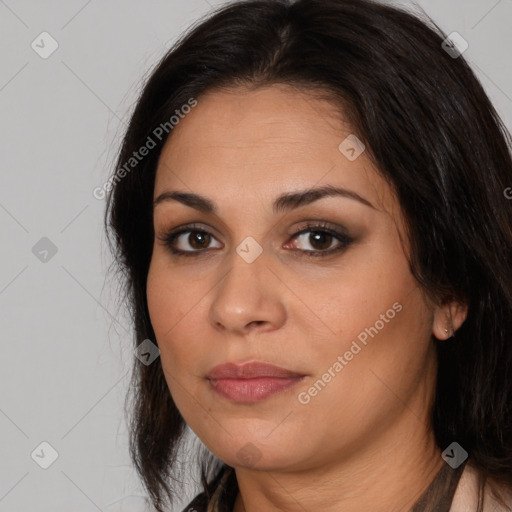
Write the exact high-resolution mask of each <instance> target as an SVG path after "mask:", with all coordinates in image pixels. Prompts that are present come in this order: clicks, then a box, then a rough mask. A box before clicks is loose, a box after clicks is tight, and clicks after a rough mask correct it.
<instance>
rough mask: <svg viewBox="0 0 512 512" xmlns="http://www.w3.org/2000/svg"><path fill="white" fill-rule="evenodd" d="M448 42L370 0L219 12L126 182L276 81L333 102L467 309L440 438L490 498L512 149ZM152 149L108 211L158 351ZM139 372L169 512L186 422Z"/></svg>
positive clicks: (511, 266) (281, 2) (138, 432)
mask: <svg viewBox="0 0 512 512" xmlns="http://www.w3.org/2000/svg"><path fill="white" fill-rule="evenodd" d="M445 38H446V34H444V33H443V32H442V30H441V29H440V28H439V27H438V26H437V25H436V24H435V23H434V22H433V21H432V20H430V19H429V18H428V17H427V16H425V17H424V19H422V18H421V17H420V16H418V15H416V14H415V13H410V12H407V11H406V10H405V9H403V8H401V9H398V8H394V7H390V6H387V5H383V4H379V3H376V2H374V1H371V0H297V1H292V0H252V1H239V2H234V3H231V4H228V5H227V6H223V7H221V8H219V9H217V10H216V11H215V12H212V13H211V14H210V15H209V16H208V17H207V18H206V19H204V20H201V21H200V23H199V24H197V25H196V26H195V27H193V28H192V29H191V30H189V31H188V33H187V34H185V36H184V37H182V38H181V39H180V40H179V41H178V42H177V43H176V44H175V45H174V46H173V47H172V48H171V49H170V50H169V52H168V53H167V54H166V55H165V56H164V58H163V59H162V60H161V61H160V62H159V63H158V65H157V66H156V68H155V69H154V70H153V71H152V73H151V75H150V77H149V78H148V79H147V81H146V84H145V86H144V88H143V90H142V92H141V94H140V97H139V99H138V101H137V104H136V106H135V109H134V112H133V114H132V116H131V120H130V123H129V126H128V129H127V131H126V135H125V136H124V139H123V141H122V147H121V149H120V152H119V155H118V159H117V163H116V172H117V170H118V169H119V168H121V167H122V166H124V165H125V164H126V162H127V161H128V160H129V159H130V157H131V156H132V154H133V152H134V151H137V150H138V148H140V147H141V146H143V145H144V144H145V143H146V141H147V140H148V137H151V136H152V134H154V130H155V128H156V127H158V126H160V125H161V124H162V123H165V122H168V121H169V119H170V117H171V116H172V115H173V113H174V112H175V111H176V110H179V109H180V108H181V107H182V106H183V105H185V104H187V102H188V101H189V100H190V99H191V98H195V99H196V100H197V101H199V102H200V101H201V94H203V93H205V92H206V91H211V90H214V89H216V88H222V87H225V88H229V87H236V86H238V85H244V86H249V87H259V86H263V85H270V84H276V83H279V84H289V85H291V86H294V87H301V88H306V89H309V90H311V91H325V92H328V93H329V96H330V97H331V98H332V101H333V102H335V104H336V105H338V106H340V107H341V108H342V110H343V112H344V113H345V115H346V116H347V118H348V119H349V121H350V123H351V126H352V129H353V132H354V133H356V134H357V136H358V137H359V139H361V140H362V141H363V142H364V144H365V145H366V148H367V154H368V156H369V157H370V158H371V159H372V161H373V162H374V163H375V165H376V167H377V168H378V169H379V172H380V173H381V174H382V176H384V177H385V178H386V180H387V181H388V183H389V184H390V185H391V186H392V188H393V190H394V191H395V192H396V194H397V197H398V199H399V202H400V205H401V208H402V212H403V214H404V216H405V218H406V221H407V231H408V236H409V241H410V245H411V258H410V265H411V271H412V272H413V275H414V276H415V278H416V279H417V281H418V283H419V284H420V285H421V286H422V287H423V289H424V290H425V291H426V292H427V293H428V294H429V296H431V297H432V298H434V299H435V300H436V301H437V302H438V303H444V301H446V300H449V299H456V300H459V301H461V302H465V303H467V304H468V306H469V309H468V316H467V319H466V321H465V322H464V323H463V325H462V327H461V328H460V329H459V330H458V331H457V333H456V337H455V338H454V339H453V340H451V341H449V342H444V343H438V344H437V354H438V362H439V364H438V378H437V385H436V386H437V387H436V395H435V404H434V410H433V414H432V426H433V429H434V433H435V437H436V442H437V443H438V445H439V447H440V448H441V449H444V448H446V447H447V446H448V445H449V444H450V443H451V442H452V441H457V442H458V443H459V444H460V445H461V446H462V447H463V448H464V449H465V450H466V451H467V452H469V453H470V457H471V459H472V461H473V463H474V465H475V466H476V467H477V468H478V470H479V474H480V477H481V479H480V484H481V488H480V491H481V492H482V489H483V486H484V484H485V482H486V480H489V482H490V483H492V484H495V485H497V484H499V485H504V486H505V487H507V488H512V414H511V413H512V405H511V404H512V379H511V375H512V228H511V226H512V209H511V203H510V201H507V198H506V197H505V194H504V191H505V189H507V187H510V186H511V185H512V160H511V154H510V147H511V139H510V135H509V133H508V132H507V130H506V128H505V127H504V125H503V123H502V121H501V119H500V117H499V116H498V114H497V113H496V111H495V109H494V108H493V106H492V104H491V102H490V100H489V99H488V97H487V95H486V93H485V92H484V90H483V88H482V86H481V84H480V83H479V81H478V79H477V78H476V77H475V75H474V73H473V72H472V70H471V69H470V67H469V66H468V64H467V63H466V61H465V60H464V58H463V56H459V57H458V58H453V57H452V56H451V55H449V53H448V52H447V51H445V49H444V48H443V46H442V42H443V40H444V39H445ZM169 133H170V135H171V136H172V130H169ZM152 138H153V140H154V141H155V142H156V147H154V148H153V149H151V151H149V153H148V154H147V156H145V157H144V158H143V159H141V161H140V162H138V163H137V166H136V168H134V169H133V170H131V171H130V172H128V173H124V174H126V175H125V176H123V177H122V178H119V175H118V176H117V178H116V179H115V180H113V181H115V184H114V186H113V188H112V189H111V190H110V193H109V194H108V197H107V209H106V212H105V228H106V230H107V233H109V236H110V237H111V238H112V240H111V241H110V239H109V243H110V244H111V250H112V252H113V254H114V255H115V258H116V262H115V263H116V265H118V267H117V268H118V270H120V271H121V273H122V278H123V283H124V291H125V295H126V297H127V298H128V302H129V305H130V308H131V313H132V315H133V321H134V329H135V340H134V343H135V346H137V345H139V344H140V343H141V342H142V341H143V340H145V339H150V340H155V334H154V332H153V329H152V326H151V322H150V318H149V314H148V306H147V302H146V278H147V274H148V268H149V264H150V260H151V254H152V247H153V237H154V232H153V219H152V199H153V192H154V182H155V171H156V164H157V161H158V157H159V155H160V152H161V149H162V147H163V145H164V143H165V142H166V139H167V136H165V137H161V140H157V139H156V138H155V137H154V135H153V137H152ZM122 300H123V299H122ZM432 343H437V342H436V341H435V339H432ZM134 361H135V364H134V367H133V374H132V384H133V386H132V392H133V396H132V398H131V402H128V401H127V403H129V404H130V405H129V408H130V412H131V424H130V429H131V432H130V453H131V457H132V459H133V461H134V464H135V467H136V469H137V471H138V473H139V475H140V477H141V478H142V481H143V483H144V485H145V487H146V489H147V491H148V493H149V496H150V498H151V500H152V502H153V504H154V506H155V507H156V509H157V510H158V511H160V512H161V511H163V507H164V506H165V503H166V500H167V499H171V498H172V497H173V496H175V495H176V494H177V492H178V491H177V487H176V485H175V484H174V483H172V478H171V477H172V474H173V469H174V468H175V467H176V454H177V449H178V447H179V446H180V442H181V441H182V439H183V433H184V427H185V422H184V420H183V418H182V416H181V415H180V412H179V411H178V409H177V408H176V405H175V404H174V402H173V400H172V398H171V395H170V392H169V389H168V387H167V385H166V381H165V378H164V375H163V371H162V366H161V363H160V359H159V358H158V359H157V360H156V361H155V362H154V363H153V364H151V365H147V366H146V365H144V364H141V363H140V362H139V361H138V360H137V359H134ZM215 462H216V461H215V459H212V458H211V457H210V458H208V457H205V458H204V459H203V463H202V465H201V472H202V475H203V485H204V486H205V488H206V489H205V490H206V491H208V489H209V488H211V487H212V481H213V480H214V478H213V477H214V476H215V475H218V474H219V466H218V464H217V465H215V464H214V463H215ZM217 463H218V461H217ZM212 468H213V469H212Z"/></svg>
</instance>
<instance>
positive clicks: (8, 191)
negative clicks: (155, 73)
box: [0, 0, 512, 512]
mask: <svg viewBox="0 0 512 512" xmlns="http://www.w3.org/2000/svg"><path fill="white" fill-rule="evenodd" d="M220 3H221V2H215V1H214V0H186V1H184V0H181V1H179V0H168V1H163V0H159V1H157V0H152V1H149V2H142V1H139V2H136V1H126V0H125V1H121V0H110V1H100V0H89V1H86V0H73V1H67V2H64V1H62V0H61V1H57V0H53V1H47V2H36V1H35V0H33V1H17V2H16V1H14V0H5V1H3V0H0V34H1V42H2V45H1V50H0V59H1V60H0V69H1V74H0V115H1V135H2V136H1V157H2V167H1V180H2V181H1V188H0V226H1V241H2V260H1V261H2V264H1V266H0V319H1V333H2V345H1V346H2V355H1V358H0V371H1V376H2V380H1V384H2V385H1V387H0V434H1V435H0V460H1V463H0V464H1V465H0V512H2V511H9V512H15V511H24V512H28V511H33V512H49V511H52V512H59V511H69V510H74V511H97V510H101V511H105V512H114V511H120V510H123V511H127V512H131V511H142V510H149V508H148V506H147V505H145V501H144V498H143V493H142V488H141V486H140V483H139V481H138V479H137V477H136V474H135V472H134V470H133V468H132V466H131V463H130V460H129V457H128V451H127V430H126V424H125V421H124V419H123V410H122V407H123V401H124V396H125V393H126V391H127V385H128V375H129V373H128V372H129V370H130V365H131V364H132V362H133V358H134V356H133V352H132V348H131V347H132V338H131V326H130V318H129V314H128V313H127V311H117V308H116V307H115V305H116V301H115V294H116V289H112V288H111V287H110V281H106V277H105V276H106V272H107V267H108V265H109V264H110V262H111V258H110V255H109V253H108V250H107V246H106V243H105V238H104V235H103V232H102V217H103V211H104V206H105V204H104V201H102V200H98V199H96V198H95V197H94V196H93V194H92V191H93V189H94V188H95V187H97V186H101V185H102V184H103V183H104V182H105V181H106V179H107V178H108V176H109V175H110V172H111V171H112V165H113V161H114V158H115V154H116V151H117V148H118V144H119V142H120V139H121V136H122V134H123V130H124V126H125V124H126V122H127V120H128V117H129V114H130V112H131V109H132V107H133V102H134V100H135V98H136V96H137V93H138V90H139V87H140V85H141V81H142V79H143V77H144V76H146V75H147V73H148V71H149V70H150V69H151V68H152V66H153V65H154V64H156V62H157V60H158V59H159V58H160V57H161V55H162V54H163V53H164V52H165V51H166V49H167V48H168V47H169V45H170V44H171V43H172V42H173V41H174V40H175V39H176V38H177V37H178V35H179V34H180V33H181V32H182V31H183V30H185V29H186V28H187V27H188V26H190V25H191V24H192V23H193V22H194V21H195V20H197V18H199V17H200V16H202V15H203V14H205V13H207V12H208V11H209V10H210V9H211V7H212V6H216V5H220ZM389 3H393V2H389ZM401 3H402V4H406V5H407V2H405V1H403V2H401ZM417 5H418V6H419V7H421V8H423V9H424V10H425V11H426V13H427V14H429V15H430V16H431V17H432V18H433V19H434V21H436V22H437V23H438V24H439V25H440V26H441V28H442V29H443V30H444V31H445V32H446V33H447V34H449V33H451V32H453V31H457V32H459V33H460V34H461V35H462V36H463V37H464V38H465V39H466V40H467V41H468V43H469V48H468V49H467V50H466V51H465V52H464V57H465V58H466V59H467V60H468V61H469V63H470V65H471V66H472V67H473V69H474V70H475V72H476V74H477V76H478V77H479V78H480V80H481V82H482V84H483V85H484V87H485V89H486V91H487V92H488V94H489V96H490V98H491V100H492V101H493V103H494V105H495V106H496V108H497V110H498V112H499V113H500V115H501V116H502V118H503V120H504V121H505V124H506V125H507V127H508V128H509V129H510V127H511V126H512V70H511V64H510V50H511V49H512V32H511V31H510V26H511V22H512V0H500V1H497V0H470V1H468V0H456V1H455V0H451V1H450V2H447V1H446V0H422V1H420V2H418V3H417ZM42 32H48V33H49V34H50V35H51V37H52V38H53V39H54V40H55V41H56V42H57V44H58V48H57V50H56V51H55V52H54V53H53V54H52V55H50V56H49V57H48V58H46V59H43V58H42V57H41V56H40V54H39V53H36V51H35V50H34V49H33V48H32V46H31V45H32V42H33V41H36V43H37V42H38V41H40V34H41V33H42ZM44 37H45V38H46V39H45V41H46V43H45V44H44V46H45V49H46V50H45V51H47V50H48V49H49V48H51V47H50V43H49V41H50V40H49V39H48V38H47V36H44ZM39 46H40V47H41V46H43V44H42V43H40V42H39ZM42 50H43V49H42V48H41V49H40V51H42ZM510 185H511V186H512V183H511V184H510ZM44 237H46V238H47V239H48V240H49V241H50V242H49V241H48V240H46V239H45V240H43V241H41V239H42V238H44ZM34 246H35V249H34ZM49 247H50V248H49ZM52 247H53V248H54V249H53V250H54V251H55V249H56V251H57V252H56V253H55V254H53V253H52V249H51V248H52ZM44 250H48V251H49V252H48V253H44ZM41 258H43V260H44V259H46V261H41ZM42 442H47V443H49V444H50V445H51V446H52V447H53V448H54V449H55V450H56V452H57V454H58V457H57V459H56V460H55V461H54V462H53V464H52V465H51V466H50V467H48V468H47V469H43V468H41V467H40V466H39V465H38V464H37V463H36V462H35V460H34V458H35V459H37V456H34V458H32V456H31V454H32V453H33V452H34V450H36V452H35V453H36V454H39V455H40V458H39V460H42V459H43V458H44V457H49V456H50V455H51V452H50V451H49V450H48V449H47V448H46V445H43V446H42V447H41V446H40V444H41V443H42ZM41 450H42V451H41ZM42 454H44V455H42ZM184 460H186V459H184ZM187 492H188V493H189V494H188V495H187V496H184V497H183V506H184V505H185V504H186V503H187V502H188V500H189V499H190V497H191V494H192V493H193V492H194V489H193V487H192V488H189V489H188V491H187ZM178 510H181V508H180V507H177V508H176V511H178Z"/></svg>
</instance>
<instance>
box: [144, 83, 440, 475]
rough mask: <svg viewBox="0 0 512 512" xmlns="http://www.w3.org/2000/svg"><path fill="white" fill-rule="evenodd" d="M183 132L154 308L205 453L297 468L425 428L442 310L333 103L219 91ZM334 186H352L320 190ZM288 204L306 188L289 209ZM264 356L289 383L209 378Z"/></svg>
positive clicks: (167, 157) (163, 179)
mask: <svg viewBox="0 0 512 512" xmlns="http://www.w3.org/2000/svg"><path fill="white" fill-rule="evenodd" d="M171 135H172V136H171V137H170V138H169V140H168V141H167V143H166V145H165V147H164V150H163V152H162V155H161V157H160V160H159V164H158V169H157V174H156V182H155V190H154V198H155V199H156V198H158V197H159V196H161V194H164V193H168V192H180V193H182V194H190V196H179V197H178V196H175V198H174V199H173V198H171V197H170V196H169V195H168V196H167V199H165V198H163V199H161V200H160V201H159V202H158V203H157V204H156V205H155V207H154V228H155V234H156V236H155V243H154V248H153V256H152V260H151V266H150V270H149V275H148V280H147V299H148V305H149V312H150V316H151V322H152V325H153V328H154V331H155V334H156V342H157V343H158V346H159V348H160V353H161V363H162V366H163V369H164V372H165V377H166V380H167V383H168V386H169V389H170V392H171V394H172V397H173V399H174V401H175V403H176V405H177V407H178V408H179V410H180V412H181V414H182V415H183V417H184V419H185V420H186V422H187V423H188V425H189V426H190V427H191V428H192V430H194V431H195V433H196V434H197V435H198V436H199V438H200V439H201V440H202V441H203V442H204V443H205V445H206V446H207V447H208V448H209V449H210V450H211V451H212V452H213V453H215V454H216V455H217V456H218V457H219V458H220V459H222V460H223V461H224V462H226V463H227V464H229V465H231V466H234V467H237V468H244V467H245V468H250V467H256V468H258V469H266V470H268V469H278V468H294V469H297V470H299V469H305V468H307V467H312V466H314V465H320V464H325V463H327V462H329V461H335V460H340V457H349V456H350V455H351V454H352V453H358V454H359V455H361V454H363V453H366V454H368V455H369V456H370V454H372V453H374V454H375V453H377V452H378V450H380V449H381V448H382V446H381V445H380V444H381V443H382V442H383V439H384V437H385V436H384V434H385V433H386V432H390V431H395V432H397V435H400V436H403V435H404V432H406V431H408V432H414V431H417V430H418V427H421V425H422V424H426V423H427V418H428V408H429V406H430V400H431V398H432V393H433V386H434V383H435V382H434V380H435V356H434V350H433V347H432V344H431V335H432V333H433V329H434V327H433V325H434V324H435V318H436V314H437V313H436V308H434V307H431V306H430V305H429V303H428V302H427V301H426V299H425V297H424V295H423V294H422V292H421V290H420V288H419V287H418V284H417V282H416V281H415V279H414V278H413V276H412V275H411V272H410V269H409V264H408V259H407V244H406V242H404V244H405V245H404V247H403V246H402V244H401V242H400V237H401V236H402V238H403V239H404V241H405V240H406V237H405V231H404V222H403V217H402V214H401V211H400V208H399V204H398V202H397V200H396V198H395V197H394V196H393V194H392V192H391V189H390V187H389V186H388V185H387V184H386V182H385V181H384V180H383V179H382V178H381V177H380V176H379V174H377V172H376V171H375V168H374V167H373V166H372V164H371V163H370V161H369V158H368V157H367V155H366V152H365V151H363V152H362V153H361V154H360V155H359V156H357V155H358V153H359V151H360V150H361V149H362V148H361V147H357V144H356V145H355V143H354V140H353V139H351V138H349V139H347V137H348V136H349V135H351V130H350V127H349V126H348V125H346V124H344V123H343V122H342V121H341V120H340V117H339V114H338V113H337V112H336V111H335V109H334V108H333V106H332V105H331V104H330V103H328V102H326V101H325V100H321V99H317V98H314V97H312V96H309V95H305V94H301V93H299V92H297V91H296V90H294V89H290V88H288V87H287V86H272V87H266V88H261V89H258V90H255V91H249V90H246V89H236V90H232V91H223V92H218V91H217V92H210V93H208V94H206V95H204V96H201V97H200V98H198V104H197V106H196V107H195V108H194V109H192V110H191V112H190V113H189V114H187V115H186V116H185V117H184V118H183V119H181V120H180V121H179V124H178V125H176V126H175V127H174V129H173V132H172V134H171ZM345 139H347V140H345ZM343 141H345V142H344V143H343V144H342V145H341V147H340V143H342V142H343ZM356 157H357V158H356ZM325 187H332V190H334V188H336V189H340V190H345V191H346V192H344V193H340V194H334V193H333V194H330V195H323V194H320V193H319V194H315V193H312V191H313V190H315V189H317V188H320V189H322V188H325ZM287 194H293V195H295V194H299V195H302V194H306V195H305V196H304V197H303V198H302V200H298V199H297V200H293V199H290V200H286V199H281V200H280V201H278V202H277V203H276V200H277V198H279V197H281V196H283V195H287ZM196 195H197V196H200V200H198V199H197V197H196ZM207 206H209V207H210V208H207ZM191 224H193V226H191ZM177 228H179V229H177ZM171 230H174V231H183V233H182V234H179V235H178V236H177V237H175V239H174V241H173V242H169V243H170V245H166V244H165V242H163V241H162V239H164V238H165V237H166V236H167V234H168V232H169V231H171ZM194 230H196V231H194ZM301 232H302V233H301ZM337 232H338V233H340V235H336V233H337ZM171 247H172V248H174V249H177V250H180V251H183V254H182V255H177V254H174V253H173V252H172V251H171ZM435 332H436V331H435V330H434V334H435ZM254 361H259V362H264V363H269V364H272V365H275V366H278V367H281V368H284V369H286V370H289V372H292V373H291V374H289V375H288V376H287V378H284V376H283V375H284V374H278V377H275V376H274V377H272V376H269V374H268V373H267V374H265V372H262V371H261V369H260V370H258V369H257V370H256V371H255V373H253V374H243V376H245V377H248V376H252V377H253V378H252V379H243V378H240V376H241V375H242V374H238V377H239V378H237V379H233V377H235V376H236V374H235V373H229V372H228V374H226V375H225V376H224V378H222V379H209V378H208V375H209V374H210V372H211V370H212V369H213V368H214V367H216V366H217V365H220V364H224V363H229V362H231V363H235V364H243V363H246V362H254ZM258 376H259V377H258ZM217 377H219V376H217ZM229 377H231V378H229ZM418 419H420V420H422V419H424V420H425V421H421V422H418ZM392 427H396V428H394V429H393V428H392ZM420 430H421V429H420ZM387 441H388V442H389V438H388V439H387ZM388 446H389V444H388Z"/></svg>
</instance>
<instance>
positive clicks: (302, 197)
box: [153, 185, 376, 214]
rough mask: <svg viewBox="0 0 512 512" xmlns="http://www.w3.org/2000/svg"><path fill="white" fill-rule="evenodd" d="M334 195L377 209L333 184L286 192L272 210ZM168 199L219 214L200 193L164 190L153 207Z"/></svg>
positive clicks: (299, 205)
mask: <svg viewBox="0 0 512 512" xmlns="http://www.w3.org/2000/svg"><path fill="white" fill-rule="evenodd" d="M334 196H338V197H346V198H348V199H353V200H355V201H359V202H360V203H362V204H364V205H365V206H369V207H370V208H373V209H374V210H376V208H375V206H373V204H372V203H370V201H368V200H367V199H365V198H364V197H361V196H360V195H359V194H357V193H356V192H354V191H352V190H348V189H346V188H340V187H334V186H332V185H325V186H322V187H317V188H312V189H307V190H299V191H297V192H287V193H284V194H282V195H280V196H278V197H277V198H276V199H275V200H274V203H273V205H272V210H273V212H274V214H278V213H280V212H283V211H287V210H293V209H295V208H299V207H301V206H305V205H307V204H311V203H313V202H314V201H318V200H320V199H322V198H324V197H334ZM166 201H178V202H180V203H182V204H184V205H186V206H189V207H190V208H194V209H196V210H199V211H201V212H204V213H212V214H217V207H216V206H215V203H214V202H213V201H211V200H210V199H208V198H206V197H204V196H201V195H199V194H193V193H190V192H180V191H167V192H163V193H162V194H160V195H159V196H158V197H157V198H156V199H155V200H154V201H153V208H155V207H156V206H157V205H159V204H161V203H163V202H166Z"/></svg>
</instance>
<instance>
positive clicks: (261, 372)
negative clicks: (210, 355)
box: [206, 361, 304, 379]
mask: <svg viewBox="0 0 512 512" xmlns="http://www.w3.org/2000/svg"><path fill="white" fill-rule="evenodd" d="M303 376H304V374H300V373H297V372H292V371H291V370H287V369H286V368H281V367H280V366H275V365H273V364H269V363H263V362H260V361H251V362H249V363H244V364H236V363H224V364H219V365H218V366H215V367H214V368H212V369H211V370H210V372H209V373H208V375H207V376H206V377H207V378H208V379H251V378H257V377H281V378H294V377H303Z"/></svg>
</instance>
